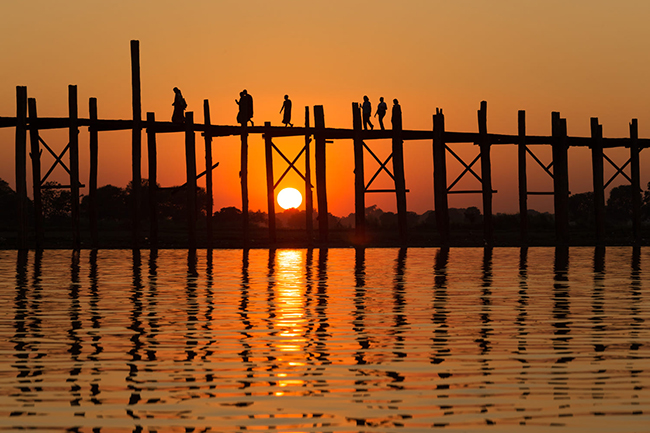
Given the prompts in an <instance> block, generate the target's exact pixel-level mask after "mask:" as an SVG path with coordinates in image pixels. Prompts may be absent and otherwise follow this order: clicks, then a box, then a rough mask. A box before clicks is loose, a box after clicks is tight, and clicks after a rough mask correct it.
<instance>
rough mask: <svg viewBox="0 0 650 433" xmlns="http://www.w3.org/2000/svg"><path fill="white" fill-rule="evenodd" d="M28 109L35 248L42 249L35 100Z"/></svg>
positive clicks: (39, 171)
mask: <svg viewBox="0 0 650 433" xmlns="http://www.w3.org/2000/svg"><path fill="white" fill-rule="evenodd" d="M28 107H29V142H30V156H31V158H32V183H33V190H34V231H35V232H36V248H37V249H40V248H42V247H43V237H44V236H43V202H42V199H41V146H40V142H39V138H38V127H37V126H36V125H37V122H38V115H37V113H36V99H34V98H29V99H28Z"/></svg>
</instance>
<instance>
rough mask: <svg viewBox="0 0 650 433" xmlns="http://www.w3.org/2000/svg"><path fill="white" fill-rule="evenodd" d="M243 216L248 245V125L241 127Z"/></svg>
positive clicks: (246, 243) (245, 238) (244, 238)
mask: <svg viewBox="0 0 650 433" xmlns="http://www.w3.org/2000/svg"><path fill="white" fill-rule="evenodd" d="M240 156H241V169H240V172H239V177H240V178H241V207H242V209H241V214H242V230H243V231H242V233H243V242H244V245H245V246H246V245H248V131H247V125H246V123H243V124H242V126H241V153H240Z"/></svg>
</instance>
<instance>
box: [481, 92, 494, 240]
mask: <svg viewBox="0 0 650 433" xmlns="http://www.w3.org/2000/svg"><path fill="white" fill-rule="evenodd" d="M478 133H479V141H480V143H479V146H480V148H481V179H482V182H481V185H482V190H483V240H484V242H485V246H488V247H491V246H492V245H493V243H494V238H493V233H494V230H493V227H492V163H491V161H490V146H491V143H490V142H489V141H488V138H487V102H486V101H481V108H480V109H479V110H478Z"/></svg>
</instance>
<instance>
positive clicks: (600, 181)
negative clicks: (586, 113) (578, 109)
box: [591, 117, 605, 246]
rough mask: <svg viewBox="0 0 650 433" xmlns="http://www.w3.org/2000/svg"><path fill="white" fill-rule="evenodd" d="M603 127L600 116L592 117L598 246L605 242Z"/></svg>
mask: <svg viewBox="0 0 650 433" xmlns="http://www.w3.org/2000/svg"><path fill="white" fill-rule="evenodd" d="M602 138H603V127H602V126H601V125H599V124H598V118H597V117H592V118H591V165H592V172H593V187H594V221H595V224H596V246H603V245H604V244H605V181H604V171H603V141H602Z"/></svg>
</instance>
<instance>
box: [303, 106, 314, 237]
mask: <svg viewBox="0 0 650 433" xmlns="http://www.w3.org/2000/svg"><path fill="white" fill-rule="evenodd" d="M305 217H306V219H307V221H306V224H307V225H306V227H307V242H308V244H309V245H311V244H312V242H313V239H314V196H313V191H312V186H311V130H310V129H309V107H305Z"/></svg>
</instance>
